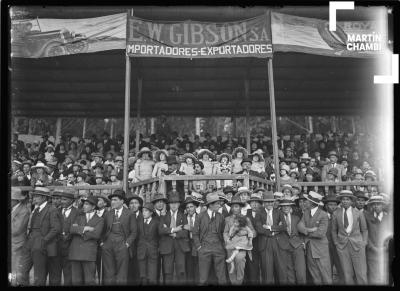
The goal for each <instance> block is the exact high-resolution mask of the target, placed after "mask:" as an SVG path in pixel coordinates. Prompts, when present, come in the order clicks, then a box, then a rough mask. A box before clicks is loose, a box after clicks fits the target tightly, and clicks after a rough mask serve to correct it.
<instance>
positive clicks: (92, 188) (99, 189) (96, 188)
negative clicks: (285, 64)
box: [11, 185, 122, 196]
mask: <svg viewBox="0 0 400 291" xmlns="http://www.w3.org/2000/svg"><path fill="white" fill-rule="evenodd" d="M45 187H46V188H48V189H50V190H54V189H59V190H61V189H74V190H75V191H76V194H81V193H84V192H86V191H88V192H92V193H93V195H95V196H98V195H101V194H104V195H109V194H111V193H112V192H114V191H115V190H117V189H122V186H119V185H89V186H62V185H49V186H45ZM11 188H19V189H21V191H32V190H33V188H34V187H32V186H12V187H11Z"/></svg>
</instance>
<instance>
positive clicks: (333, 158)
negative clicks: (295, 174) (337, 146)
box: [321, 151, 343, 182]
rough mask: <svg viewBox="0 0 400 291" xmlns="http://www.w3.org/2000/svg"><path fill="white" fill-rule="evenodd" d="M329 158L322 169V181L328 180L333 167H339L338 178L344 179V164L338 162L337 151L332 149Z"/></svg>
mask: <svg viewBox="0 0 400 291" xmlns="http://www.w3.org/2000/svg"><path fill="white" fill-rule="evenodd" d="M328 158H329V162H328V164H326V165H324V166H323V167H322V171H321V179H322V181H323V182H324V181H327V174H328V171H329V170H330V169H332V168H335V169H337V179H338V180H339V182H340V181H342V176H343V166H342V165H341V164H339V163H338V162H337V161H338V155H337V153H336V152H335V151H330V152H329V154H328Z"/></svg>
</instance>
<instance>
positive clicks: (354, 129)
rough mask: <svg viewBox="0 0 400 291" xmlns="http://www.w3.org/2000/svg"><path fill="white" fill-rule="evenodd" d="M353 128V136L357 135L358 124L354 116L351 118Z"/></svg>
mask: <svg viewBox="0 0 400 291" xmlns="http://www.w3.org/2000/svg"><path fill="white" fill-rule="evenodd" d="M351 127H352V128H353V135H354V134H356V122H355V121H354V116H352V117H351Z"/></svg>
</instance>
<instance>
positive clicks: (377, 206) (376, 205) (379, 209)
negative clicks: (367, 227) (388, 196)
mask: <svg viewBox="0 0 400 291" xmlns="http://www.w3.org/2000/svg"><path fill="white" fill-rule="evenodd" d="M372 209H373V210H374V211H375V212H376V213H377V214H379V213H381V212H382V210H383V204H382V203H372Z"/></svg>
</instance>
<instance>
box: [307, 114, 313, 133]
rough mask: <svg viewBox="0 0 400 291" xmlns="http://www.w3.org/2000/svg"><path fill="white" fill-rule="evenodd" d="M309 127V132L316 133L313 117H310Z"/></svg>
mask: <svg viewBox="0 0 400 291" xmlns="http://www.w3.org/2000/svg"><path fill="white" fill-rule="evenodd" d="M308 126H309V128H310V130H309V132H310V133H313V132H314V126H313V118H312V116H309V117H308Z"/></svg>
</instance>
